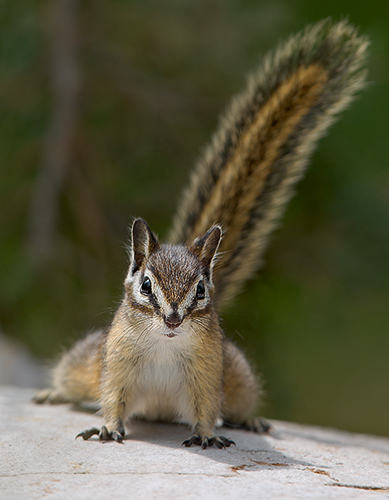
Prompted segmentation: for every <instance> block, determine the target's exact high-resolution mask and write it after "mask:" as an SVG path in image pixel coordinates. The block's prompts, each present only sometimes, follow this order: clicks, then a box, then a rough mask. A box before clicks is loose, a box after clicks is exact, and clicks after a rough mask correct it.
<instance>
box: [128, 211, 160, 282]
mask: <svg viewBox="0 0 389 500" xmlns="http://www.w3.org/2000/svg"><path fill="white" fill-rule="evenodd" d="M158 248H159V241H158V238H157V237H156V235H155V234H154V233H153V232H152V230H151V229H150V228H149V226H148V224H147V222H146V221H145V220H143V219H141V218H139V219H135V220H134V223H133V225H132V245H131V267H130V273H131V274H134V273H136V271H138V269H139V268H140V267H141V266H142V264H143V262H144V261H145V260H147V259H148V258H149V257H150V255H151V254H152V253H154V252H155V251H156V250H158Z"/></svg>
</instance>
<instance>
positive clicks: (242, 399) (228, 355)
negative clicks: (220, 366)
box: [222, 341, 270, 432]
mask: <svg viewBox="0 0 389 500" xmlns="http://www.w3.org/2000/svg"><path fill="white" fill-rule="evenodd" d="M223 375H224V376H223V382H224V400H223V405H222V419H223V422H224V426H225V427H230V428H234V429H245V430H248V431H252V432H268V431H269V429H270V424H269V423H268V422H266V420H264V419H261V418H256V417H251V416H250V415H251V414H252V413H253V412H254V410H255V408H256V406H257V403H258V399H259V396H260V393H261V387H260V384H259V381H258V379H257V377H256V376H255V375H254V373H253V371H252V369H251V367H250V364H249V362H248V361H247V359H246V358H245V356H244V355H243V353H242V352H241V351H240V350H239V349H238V348H237V347H236V346H235V345H234V344H233V343H232V342H228V341H226V342H225V345H224V374H223Z"/></svg>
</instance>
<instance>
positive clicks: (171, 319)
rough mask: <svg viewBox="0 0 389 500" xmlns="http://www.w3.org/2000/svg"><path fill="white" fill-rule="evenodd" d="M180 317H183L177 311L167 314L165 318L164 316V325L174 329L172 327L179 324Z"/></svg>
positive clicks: (180, 321)
mask: <svg viewBox="0 0 389 500" xmlns="http://www.w3.org/2000/svg"><path fill="white" fill-rule="evenodd" d="M182 319H183V318H182V317H181V316H180V315H179V314H178V313H177V312H173V313H172V314H169V316H168V317H167V318H165V325H166V326H167V327H168V328H171V329H172V330H174V328H177V327H178V326H180V325H181V323H182Z"/></svg>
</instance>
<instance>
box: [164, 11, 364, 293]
mask: <svg viewBox="0 0 389 500" xmlns="http://www.w3.org/2000/svg"><path fill="white" fill-rule="evenodd" d="M367 46H368V40H367V38H366V37H364V36H358V34H357V30H356V29H355V28H354V27H353V26H352V25H350V24H349V23H348V22H347V21H342V22H339V23H336V24H334V23H332V22H331V21H330V20H325V21H322V22H320V23H318V24H316V25H314V26H311V27H308V28H307V29H305V30H304V31H303V32H301V33H299V34H298V35H296V36H294V37H292V38H290V39H289V40H288V41H287V42H286V43H285V44H284V45H282V46H281V47H280V48H279V49H278V50H276V51H275V52H274V53H271V54H269V55H268V56H267V57H266V58H265V59H264V61H263V63H262V65H261V66H260V68H259V69H258V70H257V71H255V72H254V73H253V74H252V75H251V76H250V77H249V79H248V85H247V88H246V89H245V90H244V91H243V92H242V93H241V94H239V95H237V96H236V97H235V98H234V99H233V100H232V102H231V104H230V106H229V107H228V109H227V111H226V113H225V114H224V115H223V116H222V118H221V121H220V125H219V128H218V130H217V131H216V133H215V134H214V136H213V139H212V142H211V144H210V145H209V146H208V147H207V148H206V149H205V151H204V153H203V156H202V158H201V159H200V160H199V162H198V164H197V166H196V168H195V169H194V172H193V174H192V177H191V179H190V183H189V186H188V188H187V189H186V190H185V192H184V195H183V198H182V200H181V203H180V204H179V207H178V210H177V214H176V217H175V219H174V223H173V228H172V230H171V233H170V237H169V240H170V242H172V243H183V242H187V243H190V242H192V241H193V239H194V238H195V237H197V236H200V235H202V234H204V233H205V232H206V231H207V229H208V228H209V227H210V226H212V224H214V223H216V222H217V223H221V224H222V226H223V230H224V232H225V234H224V238H223V240H222V243H221V246H220V252H221V253H220V260H219V264H218V265H217V267H216V269H215V276H214V279H215V285H216V294H217V299H216V300H217V301H218V302H220V301H222V300H224V299H228V298H229V297H231V296H233V295H234V294H235V293H236V292H238V291H239V290H240V288H241V287H242V285H243V283H244V282H245V281H246V280H247V279H248V278H250V277H252V276H253V273H254V272H255V271H256V270H257V269H258V268H259V266H260V265H261V261H262V256H263V253H264V250H265V249H266V245H267V242H268V238H269V235H270V233H271V232H272V231H273V230H274V229H275V227H276V225H277V223H278V221H279V219H280V217H281V215H282V213H283V211H284V207H285V206H286V204H287V202H288V201H289V199H290V198H291V196H292V194H293V187H294V185H295V184H296V183H297V181H298V180H299V179H300V178H301V177H302V175H303V173H304V171H305V168H306V166H307V162H308V160H309V157H310V155H311V154H312V152H313V151H314V148H315V147H316V143H317V142H318V140H319V138H320V137H322V136H323V135H324V134H325V132H326V130H327V128H328V127H329V126H330V125H331V124H332V123H333V122H334V120H335V119H336V117H337V115H338V114H339V113H340V111H342V110H343V109H344V108H345V107H346V106H347V105H348V104H349V103H350V101H351V100H352V99H353V97H354V96H355V94H356V92H357V91H358V90H360V89H361V88H362V87H363V86H364V82H365V77H366V70H365V69H364V61H365V55H366V48H367Z"/></svg>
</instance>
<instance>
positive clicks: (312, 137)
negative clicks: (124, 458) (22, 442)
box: [35, 20, 368, 448]
mask: <svg viewBox="0 0 389 500" xmlns="http://www.w3.org/2000/svg"><path fill="white" fill-rule="evenodd" d="M367 45H368V41H367V39H366V38H365V37H363V36H358V35H357V32H356V30H355V28H354V27H352V26H351V25H350V24H348V23H347V22H346V21H342V22H339V23H332V22H331V21H330V20H325V21H322V22H320V23H318V24H316V25H314V26H311V27H308V28H307V29H305V30H304V31H303V32H301V33H300V34H298V35H297V36H294V37H292V38H290V39H289V41H287V43H285V44H284V45H283V46H281V47H280V48H279V49H278V50H276V51H275V52H274V53H271V54H270V55H268V56H267V57H265V59H264V62H263V63H262V65H261V66H260V68H259V69H257V71H255V72H254V73H253V74H252V75H251V76H250V77H249V80H248V85H247V88H246V89H245V90H244V91H243V92H242V93H241V94H239V95H238V96H236V97H235V98H234V99H233V100H232V103H231V105H230V107H229V108H228V109H227V112H226V113H225V114H224V115H223V117H222V119H221V121H220V125H219V128H218V130H217V132H216V133H215V135H214V137H213V139H212V142H211V144H210V146H208V148H207V149H205V151H204V154H203V156H202V158H201V159H200V161H199V162H198V164H197V166H196V167H195V169H194V171H193V173H192V177H191V180H190V182H189V186H188V188H187V189H186V191H185V192H184V195H183V198H182V200H181V202H180V204H179V207H178V210H177V215H176V217H175V219H174V223H173V228H172V230H171V232H170V234H169V236H168V243H167V244H161V243H160V242H159V240H158V238H157V236H156V235H155V234H154V233H153V232H152V230H151V229H150V228H149V226H148V224H147V223H146V222H145V221H144V220H143V219H140V218H138V219H136V220H135V221H134V223H133V225H132V231H131V235H132V236H131V247H130V255H131V258H130V266H129V271H128V274H127V277H126V279H125V282H124V290H125V292H124V298H123V301H122V303H121V305H120V307H119V309H118V311H117V312H116V314H115V316H114V318H113V321H112V323H111V325H110V327H109V328H108V329H107V330H105V331H104V332H94V333H91V334H89V335H88V336H87V337H86V338H85V339H83V340H80V341H79V342H77V343H76V344H75V346H74V347H73V348H72V349H71V350H70V351H69V352H67V353H65V355H64V356H63V358H62V359H61V360H60V361H59V363H58V365H57V366H56V368H55V369H54V372H53V388H52V389H48V390H44V391H41V392H40V393H38V394H37V395H36V397H35V401H36V402H39V403H42V402H51V403H58V402H81V401H98V402H99V403H100V405H101V411H102V415H103V417H104V421H105V424H104V425H103V426H102V427H101V429H97V428H92V429H89V430H86V431H84V432H81V433H80V434H79V435H78V436H81V437H82V438H83V439H85V440H87V439H89V438H90V437H91V436H93V435H98V436H99V439H100V440H102V441H106V440H115V441H118V442H121V441H122V440H123V437H124V435H125V429H124V423H125V422H126V421H127V419H129V418H133V417H143V418H146V419H149V420H161V419H162V420H167V421H177V422H184V423H186V424H189V425H190V426H191V427H192V429H193V434H192V435H191V436H190V437H189V438H188V439H187V440H185V441H184V443H183V444H184V445H185V446H191V445H199V446H201V447H202V448H207V447H208V446H211V445H215V446H217V447H218V448H225V447H228V446H230V445H231V444H232V443H233V441H232V440H231V439H229V438H226V437H224V436H218V435H215V433H214V429H215V426H216V424H217V422H224V423H227V424H231V425H234V426H237V427H241V428H245V429H249V430H252V431H257V432H261V431H266V430H267V429H268V427H267V425H266V423H264V422H262V421H261V420H260V419H256V418H251V414H252V412H253V411H254V409H255V407H256V404H257V402H258V399H259V396H260V393H261V384H260V382H259V380H258V378H257V377H256V375H255V374H254V372H253V370H252V368H251V367H250V365H249V363H248V361H247V359H246V357H245V356H244V354H243V353H242V352H241V351H240V350H239V349H238V348H237V347H236V346H235V345H234V344H233V343H232V342H230V341H228V340H227V339H226V338H225V336H224V334H223V332H222V329H221V327H220V323H219V318H218V313H217V310H216V307H215V304H216V303H217V304H220V303H223V302H225V301H226V300H228V299H229V298H230V297H231V296H233V295H234V294H236V293H237V292H238V291H239V290H240V289H241V287H242V285H243V284H244V283H245V281H246V280H247V279H249V278H251V277H252V276H253V274H254V273H255V271H256V270H257V269H258V267H259V266H260V264H261V258H262V255H263V253H264V250H265V248H266V245H267V242H268V239H269V235H270V233H271V232H272V231H273V230H274V228H275V226H276V225H277V223H278V221H279V219H280V217H281V215H282V212H283V210H284V208H285V205H286V203H287V202H288V200H289V199H290V198H291V196H292V193H293V187H294V185H295V184H296V182H297V181H298V180H299V179H300V178H301V177H302V175H303V173H304V170H305V168H306V165H307V162H308V159H309V157H310V155H311V154H312V152H313V150H314V148H315V146H316V144H317V141H318V139H319V138H320V137H321V136H323V135H324V133H325V132H326V130H327V128H328V127H329V125H330V124H331V123H333V122H334V120H335V119H336V116H337V115H338V114H339V112H340V111H341V110H343V109H344V108H345V107H346V105H347V104H348V103H349V102H350V101H351V100H352V98H353V97H354V95H355V94H356V92H357V91H358V90H360V89H361V88H362V87H363V86H364V81H365V76H366V71H365V70H364V69H363V65H364V60H365V55H366V48H367ZM222 228H223V229H222ZM222 233H223V234H222ZM78 436H77V437H78Z"/></svg>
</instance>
